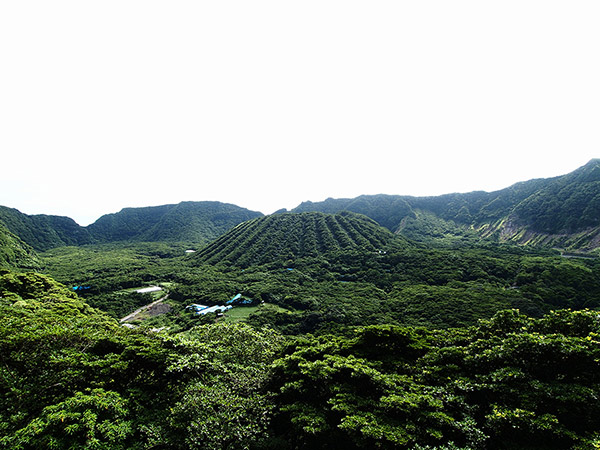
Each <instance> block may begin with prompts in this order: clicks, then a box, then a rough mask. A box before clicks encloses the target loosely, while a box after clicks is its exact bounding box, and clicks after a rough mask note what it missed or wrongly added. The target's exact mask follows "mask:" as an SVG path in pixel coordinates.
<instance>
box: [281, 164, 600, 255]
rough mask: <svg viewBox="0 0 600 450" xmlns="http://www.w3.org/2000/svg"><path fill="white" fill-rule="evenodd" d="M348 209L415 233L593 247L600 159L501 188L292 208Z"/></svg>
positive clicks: (599, 232)
mask: <svg viewBox="0 0 600 450" xmlns="http://www.w3.org/2000/svg"><path fill="white" fill-rule="evenodd" d="M343 210H348V211H353V212H356V213H359V214H364V215H366V216H368V217H371V218H372V219H374V220H376V221H377V222H378V223H379V224H381V225H382V226H385V227H386V228H388V229H389V230H390V231H393V232H397V233H400V234H404V235H406V236H407V237H410V238H413V239H414V238H417V239H418V238H420V237H423V236H430V237H435V236H436V234H437V235H442V234H443V235H446V236H448V235H451V234H454V235H456V236H460V235H463V234H464V233H473V234H474V235H476V236H478V237H480V238H487V239H494V240H497V241H501V242H514V243H519V244H537V245H545V246H558V247H564V248H572V249H585V250H590V249H594V248H597V247H598V246H600V159H593V160H591V161H590V162H589V163H587V164H586V165H585V166H583V167H581V168H579V169H577V170H575V171H574V172H571V173H569V174H566V175H562V176H559V177H554V178H547V179H534V180H529V181H524V182H520V183H516V184H514V185H512V186H510V187H508V188H505V189H502V190H499V191H495V192H482V191H475V192H469V193H464V194H459V193H455V194H446V195H440V196H435V197H411V196H400V195H363V196H359V197H356V198H352V199H332V198H329V199H327V200H325V201H323V202H316V203H313V202H304V203H302V204H300V205H299V206H298V207H296V208H294V209H293V210H292V211H293V212H304V211H320V212H327V213H336V212H339V211H343ZM440 229H442V231H440Z"/></svg>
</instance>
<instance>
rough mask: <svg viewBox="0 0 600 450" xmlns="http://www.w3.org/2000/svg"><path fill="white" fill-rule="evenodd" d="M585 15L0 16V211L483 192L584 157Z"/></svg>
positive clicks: (418, 11)
mask: <svg viewBox="0 0 600 450" xmlns="http://www.w3.org/2000/svg"><path fill="white" fill-rule="evenodd" d="M598 23H600V2H598V1H597V0H591V1H585V0H583V1H579V0H573V1H569V2H567V1H554V0H544V1H530V0H518V1H513V0H503V1H494V2H492V1H485V0H473V1H464V0H453V1H447V0H422V1H402V0H394V1H386V0H381V1H379V0H375V1H355V0H343V1H330V0H318V1H316V0H315V1H313V0H303V1H287V0H273V1H263V0H252V1H248V0H242V1H237V0H219V1H202V0H194V1H178V0H170V1H156V0H142V1H138V0H118V1H116V0H103V1H101V2H98V1H94V2H92V1H87V0H73V1H63V0H53V1H51V2H49V1H46V0H43V1H36V0H23V1H6V2H0V168H1V169H0V205H3V206H9V207H12V208H17V209H19V210H20V211H21V212H23V213H26V214H42V213H43V214H56V215H63V216H69V217H71V218H73V219H75V220H76V221H77V222H78V223H79V224H80V225H87V224H89V223H91V222H93V221H95V220H96V219H97V218H98V217H100V216H101V215H103V214H107V213H113V212H117V211H119V210H120V209H122V208H124V207H138V206H154V205H162V204H169V203H178V202H180V201H190V200H191V201H203V200H216V201H222V202H227V203H234V204H236V205H239V206H242V207H245V208H248V209H251V210H255V211H261V212H263V213H265V214H269V213H272V212H274V211H275V210H278V209H280V208H288V209H291V208H293V207H295V206H297V205H298V204H300V203H301V202H303V201H307V200H310V201H321V200H324V199H326V198H328V197H333V198H342V197H355V196H358V195H361V194H379V193H385V194H401V195H415V196H424V195H440V194H445V193H450V192H469V191H474V190H486V191H493V190H498V189H502V188H505V187H508V186H510V185H512V184H514V183H515V182H518V181H524V180H528V179H532V178H545V177H552V176H558V175H562V174H565V173H568V172H571V171H573V170H575V169H576V168H578V167H580V166H582V165H584V164H585V163H587V162H588V161H589V160H590V159H592V158H597V157H600V82H599V81H598V80H600V58H599V57H598V55H599V54H600V27H599V26H598Z"/></svg>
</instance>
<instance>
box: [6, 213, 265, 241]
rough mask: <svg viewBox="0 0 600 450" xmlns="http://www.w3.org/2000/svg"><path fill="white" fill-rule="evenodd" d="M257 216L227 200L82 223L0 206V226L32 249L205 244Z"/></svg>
mask: <svg viewBox="0 0 600 450" xmlns="http://www.w3.org/2000/svg"><path fill="white" fill-rule="evenodd" d="M260 216H262V214H261V213H259V212H255V211H250V210H248V209H245V208H241V207H239V206H235V205H231V204H227V203H220V202H208V201H207V202H181V203H179V204H176V205H162V206H151V207H145V208H125V209H123V210H121V211H120V212H118V213H114V214H106V215H104V216H102V217H100V218H99V219H98V220H97V221H96V222H94V223H93V224H91V225H88V226H87V227H82V226H79V225H78V224H77V223H76V222H75V221H74V220H72V219H70V218H68V217H61V216H47V215H27V214H23V213H21V212H20V211H18V210H16V209H13V208H7V207H0V224H4V226H6V228H7V229H8V230H9V231H10V232H11V233H13V234H14V235H16V236H18V237H19V238H20V239H22V240H23V241H24V242H26V243H27V244H29V245H30V246H31V247H33V248H34V249H35V250H37V251H44V250H49V249H51V248H55V247H62V246H69V245H86V244H101V243H110V242H122V241H135V242H142V241H150V242H174V241H186V242H193V243H197V244H205V243H207V242H210V241H212V240H213V239H215V238H217V237H218V236H220V235H222V234H223V233H225V232H226V231H228V230H229V229H231V228H232V227H234V226H235V225H237V224H239V223H241V222H244V221H246V220H250V219H253V218H256V217H260Z"/></svg>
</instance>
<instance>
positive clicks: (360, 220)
mask: <svg viewBox="0 0 600 450" xmlns="http://www.w3.org/2000/svg"><path fill="white" fill-rule="evenodd" d="M394 239H395V237H394V235H393V234H392V233H391V232H389V231H388V230H386V229H385V228H383V227H381V226H380V225H378V224H377V223H376V222H375V221H373V220H371V219H369V218H367V217H366V216H363V215H359V214H354V213H349V212H346V213H340V214H324V213H317V212H312V213H310V212H309V213H283V214H274V215H271V216H266V217H262V218H259V219H255V220H252V221H249V222H245V223H243V224H241V225H238V226H237V227H235V228H234V229H232V230H231V231H229V232H228V233H227V234H225V235H223V236H221V237H220V238H219V239H217V240H216V241H215V242H213V243H212V244H210V245H208V246H207V247H205V248H204V249H203V250H201V251H200V252H198V253H197V254H196V255H194V258H195V259H196V260H197V261H198V262H208V263H219V262H225V263H230V264H233V265H236V266H240V267H247V266H250V265H255V264H266V263H269V262H272V261H275V260H278V261H286V260H294V259H296V258H303V257H318V256H323V255H324V254H326V253H329V252H333V251H338V250H345V251H347V250H357V249H360V250H367V251H379V250H381V249H382V248H385V247H386V246H387V245H388V244H390V243H391V242H392V241H393V240H394Z"/></svg>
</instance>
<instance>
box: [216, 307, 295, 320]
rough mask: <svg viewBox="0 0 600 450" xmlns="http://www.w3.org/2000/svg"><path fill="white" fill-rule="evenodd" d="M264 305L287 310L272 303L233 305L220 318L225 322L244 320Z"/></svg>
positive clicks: (281, 310) (279, 310) (282, 310)
mask: <svg viewBox="0 0 600 450" xmlns="http://www.w3.org/2000/svg"><path fill="white" fill-rule="evenodd" d="M265 306H269V307H270V308H275V310H277V311H278V312H289V310H287V309H285V308H282V307H280V306H277V305H274V304H272V303H263V304H262V305H258V306H235V307H234V308H232V309H230V310H228V311H227V312H226V313H225V314H224V315H223V318H222V320H224V321H225V322H232V323H234V322H244V321H245V320H246V319H247V318H248V317H249V316H250V314H252V313H254V312H256V311H259V310H260V309H261V308H264V307H265Z"/></svg>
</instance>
